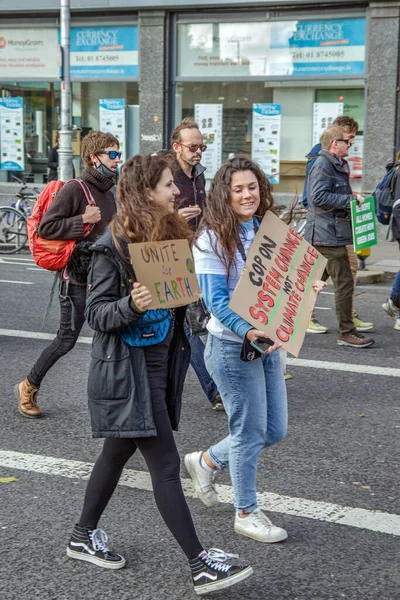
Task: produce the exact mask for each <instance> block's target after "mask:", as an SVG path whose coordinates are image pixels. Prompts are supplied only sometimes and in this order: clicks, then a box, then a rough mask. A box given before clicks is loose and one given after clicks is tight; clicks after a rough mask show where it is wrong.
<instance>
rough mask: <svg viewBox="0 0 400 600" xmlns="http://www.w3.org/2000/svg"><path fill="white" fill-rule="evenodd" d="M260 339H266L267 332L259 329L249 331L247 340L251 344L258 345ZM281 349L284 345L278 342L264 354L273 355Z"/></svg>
mask: <svg viewBox="0 0 400 600" xmlns="http://www.w3.org/2000/svg"><path fill="white" fill-rule="evenodd" d="M258 338H261V339H265V331H260V330H259V329H249V331H248V332H247V333H246V339H247V340H249V342H250V344H251V342H254V343H257V339H258ZM258 346H259V345H258ZM279 348H282V344H281V342H278V340H276V341H275V342H274V343H273V345H271V346H268V349H267V350H265V351H264V354H271V353H272V352H274V351H275V350H279Z"/></svg>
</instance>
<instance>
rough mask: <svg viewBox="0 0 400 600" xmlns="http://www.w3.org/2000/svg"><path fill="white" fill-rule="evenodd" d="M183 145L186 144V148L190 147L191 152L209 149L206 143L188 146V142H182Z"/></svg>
mask: <svg viewBox="0 0 400 600" xmlns="http://www.w3.org/2000/svg"><path fill="white" fill-rule="evenodd" d="M181 146H185V148H188V149H189V150H190V152H197V150H200V152H205V151H206V150H207V146H206V145H205V144H191V145H190V146H188V145H187V144H182V142H181Z"/></svg>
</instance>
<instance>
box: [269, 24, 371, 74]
mask: <svg viewBox="0 0 400 600" xmlns="http://www.w3.org/2000/svg"><path fill="white" fill-rule="evenodd" d="M271 25H272V27H271V42H270V48H271V50H270V52H271V65H270V73H269V74H270V75H290V76H296V75H307V76H313V75H355V74H358V73H360V74H362V73H364V68H365V64H364V60H365V38H366V33H365V19H362V18H360V19H335V20H330V21H287V22H281V23H279V22H277V23H272V24H271Z"/></svg>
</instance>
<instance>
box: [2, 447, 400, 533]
mask: <svg viewBox="0 0 400 600" xmlns="http://www.w3.org/2000/svg"><path fill="white" fill-rule="evenodd" d="M0 466H1V467H3V468H7V469H11V470H12V472H13V473H14V472H15V470H22V471H29V472H33V473H42V474H46V475H55V476H58V477H67V478H68V479H80V480H87V479H89V476H90V473H91V471H92V468H93V464H92V463H86V462H80V461H76V460H65V459H62V458H53V457H51V456H42V455H40V454H23V453H22V452H13V451H7V450H3V451H0ZM119 485H121V486H123V487H129V488H134V489H138V490H144V491H148V492H150V491H152V489H153V488H152V484H151V479H150V475H149V474H148V473H146V472H144V471H134V470H133V469H125V470H124V471H123V473H122V476H121V479H120V482H119ZM182 486H183V490H184V492H185V495H186V496H187V497H189V498H195V497H196V493H195V491H194V487H193V484H192V481H191V479H182ZM216 489H217V492H218V497H219V500H220V502H221V503H222V504H232V505H233V501H234V496H233V489H232V487H231V486H229V485H218V484H217V488H216ZM257 501H258V504H259V506H260V508H261V509H263V510H266V511H268V512H276V513H282V514H285V515H292V516H295V517H301V518H303V519H315V520H317V521H325V522H326V523H334V524H336V525H347V526H348V527H356V528H358V529H366V530H368V531H375V532H378V533H385V534H388V535H394V536H400V515H396V514H391V513H386V512H381V511H377V510H367V509H365V508H352V507H351V506H341V505H339V504H333V503H331V502H319V501H314V500H307V499H306V498H294V497H291V496H281V495H280V494H273V493H271V492H261V493H258V494H257Z"/></svg>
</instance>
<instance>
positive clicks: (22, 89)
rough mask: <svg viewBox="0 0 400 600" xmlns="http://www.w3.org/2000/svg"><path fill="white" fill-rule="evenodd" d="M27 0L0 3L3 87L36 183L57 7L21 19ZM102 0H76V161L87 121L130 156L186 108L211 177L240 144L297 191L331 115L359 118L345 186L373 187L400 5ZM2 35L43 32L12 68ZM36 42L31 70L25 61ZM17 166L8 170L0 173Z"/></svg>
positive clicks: (53, 82) (286, 190) (53, 125)
mask: <svg viewBox="0 0 400 600" xmlns="http://www.w3.org/2000/svg"><path fill="white" fill-rule="evenodd" d="M27 1H28V0H17V4H18V7H19V9H18V8H17V9H16V10H15V9H14V11H13V15H12V16H11V14H7V13H6V12H5V11H4V13H3V11H2V10H1V9H0V14H2V16H3V14H4V18H2V23H1V25H0V97H1V98H22V99H23V100H22V102H23V118H22V120H21V119H20V120H19V121H18V122H21V123H22V122H23V125H21V128H23V134H24V135H23V139H24V140H25V141H24V144H25V147H24V152H23V155H24V161H23V162H24V165H23V167H24V169H23V172H24V173H26V175H28V176H30V178H31V179H32V180H35V181H37V182H45V177H46V166H45V163H46V157H47V152H48V150H49V148H50V147H51V145H53V144H54V138H55V131H56V130H57V128H58V127H59V107H60V71H59V69H60V67H59V65H60V60H59V55H58V50H57V44H58V21H57V18H58V15H57V13H56V12H55V7H54V8H53V6H54V5H55V2H54V0H42V5H41V6H42V7H41V8H40V9H38V10H37V11H36V12H35V13H34V16H33V19H31V20H30V22H29V25H28V24H27V23H26V22H25V21H24V20H23V18H18V14H23V7H24V3H25V2H27ZM101 3H102V0H98V4H99V6H98V7H97V8H94V7H93V8H91V11H90V13H89V12H85V13H83V12H82V11H78V9H76V10H75V9H74V5H73V3H72V29H71V78H72V124H73V127H74V130H75V144H74V154H76V155H77V157H76V167H77V168H79V160H78V154H79V141H80V139H81V137H82V136H83V135H85V134H86V133H87V132H88V131H90V130H91V129H97V128H102V129H107V128H110V130H113V132H114V133H116V134H119V138H120V142H121V144H122V146H123V150H124V155H125V157H126V156H130V155H132V154H134V153H136V152H138V151H140V152H150V151H155V150H157V149H159V148H162V147H167V146H168V139H169V135H170V132H171V130H172V129H173V127H174V126H175V125H176V124H177V123H178V122H179V121H180V120H181V119H182V118H183V117H185V116H194V117H195V118H196V119H197V120H198V122H199V126H200V128H201V130H202V132H203V135H204V139H205V142H206V143H207V145H208V150H207V151H206V153H205V154H204V162H205V165H206V166H207V172H206V173H208V176H209V179H210V178H212V176H213V173H214V172H215V170H216V169H217V168H218V166H219V165H220V164H221V162H222V161H224V160H226V159H227V158H228V157H229V156H232V155H234V154H238V153H245V154H248V155H250V156H253V158H254V159H255V160H257V161H258V162H259V164H260V165H261V166H262V167H263V169H264V172H265V173H266V175H267V176H268V178H269V179H270V180H271V182H272V183H273V185H274V192H275V193H277V194H283V195H285V196H290V197H293V196H294V195H296V194H298V195H301V191H302V183H303V180H304V172H305V164H306V158H305V157H306V154H307V153H308V152H309V150H310V149H311V147H312V146H313V144H314V143H315V142H316V141H318V139H319V136H320V134H321V133H322V131H323V130H324V129H325V128H326V127H327V126H329V124H330V122H332V120H333V119H334V118H335V117H336V116H338V115H339V114H345V115H348V116H351V117H353V118H354V119H356V120H357V122H358V123H359V130H358V132H357V140H356V144H355V146H354V150H353V155H352V156H351V157H350V159H351V160H350V163H351V168H352V176H353V178H352V184H353V187H354V189H357V190H361V189H363V190H365V191H370V190H371V189H373V187H374V185H375V184H376V182H377V181H378V180H379V179H380V178H381V176H382V175H383V173H384V167H385V164H386V162H389V161H390V160H392V159H393V156H394V153H395V150H396V149H397V146H398V145H399V142H400V140H399V135H398V129H399V128H398V125H397V123H398V117H397V113H398V107H397V103H398V101H397V98H398V91H397V88H398V49H399V23H400V2H398V1H390V0H389V1H386V2H385V1H382V2H361V1H360V2H359V1H358V0H356V1H353V2H345V1H342V0H336V1H335V2H333V1H332V2H331V4H330V5H329V3H323V4H324V7H323V8H322V7H321V3H320V2H314V1H313V0H309V1H308V2H305V1H303V0H291V1H290V2H284V1H282V0H275V1H268V0H267V1H263V2H257V1H245V0H243V1H239V2H235V3H232V2H230V3H228V2H226V1H225V0H220V1H218V0H216V1H214V2H211V0H206V1H204V2H202V3H201V4H200V3H197V4H196V3H195V2H193V1H190V0H187V1H185V0H176V1H174V0H170V1H169V2H161V1H159V0H148V1H146V2H144V0H137V1H136V2H134V3H132V4H133V6H132V8H129V6H128V3H126V2H124V0H120V1H119V0H116V1H114V2H113V7H112V8H111V7H110V6H109V5H108V2H107V6H100V5H101ZM104 3H106V2H104ZM119 4H120V6H119ZM35 23H37V25H36V24H35ZM39 23H40V25H39ZM11 34H13V35H14V42H18V41H20V42H26V40H31V41H35V40H36V41H38V40H39V41H40V40H41V41H42V45H41V46H40V45H39V46H38V47H35V46H33V49H32V47H31V48H30V50H28V49H27V48H26V47H25V63H24V64H23V65H22V63H20V66H19V67H18V68H10V65H11V66H15V64H16V63H15V62H14V63H13V62H8V63H5V62H4V56H5V55H6V52H4V50H7V48H8V50H7V52H8V54H7V58H10V57H11V58H14V59H16V58H21V56H22V55H23V52H22V51H21V47H20V46H18V44H14V45H8V44H7V45H6V48H2V47H1V40H2V39H5V40H7V39H11V38H10V36H11ZM17 34H18V35H17ZM16 36H17V37H16ZM18 36H19V37H18ZM23 48H24V46H23ZM17 49H18V52H19V54H18V53H17ZM40 51H41V52H42V54H41V56H40V57H39V56H38V58H40V60H37V61H36V64H35V67H32V64H34V63H32V62H29V61H28V58H30V59H32V58H34V57H35V52H36V53H37V54H38V55H39V54H40ZM21 52H22V54H21ZM39 64H42V65H43V66H42V67H39V66H38V65H39ZM10 71H11V73H10ZM16 72H18V73H20V74H21V76H18V77H17V76H16ZM33 74H34V76H33ZM22 75H23V76H22ZM1 98H0V101H1ZM0 119H1V116H0ZM15 122H17V121H15ZM6 129H7V127H6V125H5V124H3V125H2V130H1V131H2V132H3V131H4V133H3V136H4V135H6V134H5V130H6ZM17 133H18V135H16V136H15V138H16V139H21V135H19V133H22V130H21V131H18V132H17ZM12 141H13V140H12V139H11V141H10V140H9V141H8V142H7V144H8V145H10V144H11V145H12ZM6 146H7V145H6ZM7 152H8V146H7V147H6V151H5V153H7ZM2 154H3V150H2ZM19 156H21V153H20V154H19ZM2 158H3V157H2ZM4 159H5V162H6V164H9V163H8V162H7V160H8V157H7V156H4ZM12 173H13V171H10V170H6V169H4V168H3V169H2V170H0V178H1V179H2V180H3V181H4V179H5V174H6V178H7V179H8V180H10V178H11V174H12Z"/></svg>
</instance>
